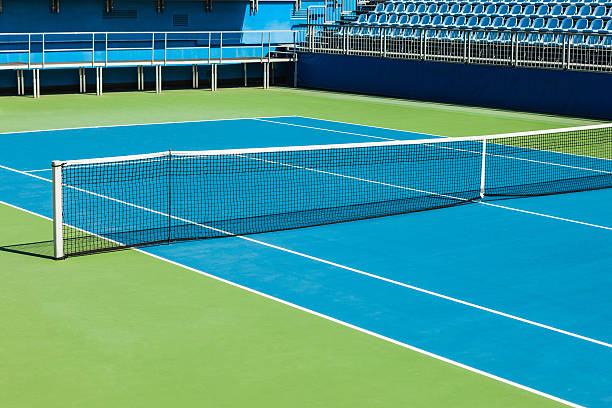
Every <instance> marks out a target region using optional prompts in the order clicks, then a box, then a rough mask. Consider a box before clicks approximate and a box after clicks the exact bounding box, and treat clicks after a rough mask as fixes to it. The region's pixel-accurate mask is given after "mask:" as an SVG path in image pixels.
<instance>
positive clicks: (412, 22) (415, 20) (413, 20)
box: [408, 15, 421, 26]
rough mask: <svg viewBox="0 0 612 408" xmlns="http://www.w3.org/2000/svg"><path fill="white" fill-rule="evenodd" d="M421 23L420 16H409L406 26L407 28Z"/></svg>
mask: <svg viewBox="0 0 612 408" xmlns="http://www.w3.org/2000/svg"><path fill="white" fill-rule="evenodd" d="M420 22H421V16H417V15H414V16H411V17H410V20H409V21H408V25H409V26H415V25H419V23H420Z"/></svg>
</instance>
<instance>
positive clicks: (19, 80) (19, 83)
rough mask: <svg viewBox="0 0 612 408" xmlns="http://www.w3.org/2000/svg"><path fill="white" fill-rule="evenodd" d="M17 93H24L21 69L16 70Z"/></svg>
mask: <svg viewBox="0 0 612 408" xmlns="http://www.w3.org/2000/svg"><path fill="white" fill-rule="evenodd" d="M17 95H19V96H21V95H25V80H24V77H23V69H18V70H17Z"/></svg>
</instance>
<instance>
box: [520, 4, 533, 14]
mask: <svg viewBox="0 0 612 408" xmlns="http://www.w3.org/2000/svg"><path fill="white" fill-rule="evenodd" d="M534 14H535V5H533V4H528V5H526V6H525V8H524V9H523V15H525V16H528V17H531V16H533V15H534Z"/></svg>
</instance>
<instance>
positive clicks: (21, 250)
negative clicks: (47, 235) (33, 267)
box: [0, 240, 55, 259]
mask: <svg viewBox="0 0 612 408" xmlns="http://www.w3.org/2000/svg"><path fill="white" fill-rule="evenodd" d="M0 251H3V252H11V253H13V254H19V255H26V256H33V257H36V258H45V259H55V258H54V256H53V241H52V240H50V241H39V242H28V243H24V244H15V245H4V246H1V247H0Z"/></svg>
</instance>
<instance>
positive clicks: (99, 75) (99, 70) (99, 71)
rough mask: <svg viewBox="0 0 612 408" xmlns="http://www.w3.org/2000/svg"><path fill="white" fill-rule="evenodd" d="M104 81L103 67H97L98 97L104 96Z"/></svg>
mask: <svg viewBox="0 0 612 408" xmlns="http://www.w3.org/2000/svg"><path fill="white" fill-rule="evenodd" d="M103 83H104V82H103V80H102V67H96V95H98V96H100V95H102V92H103V90H104V87H103Z"/></svg>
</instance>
